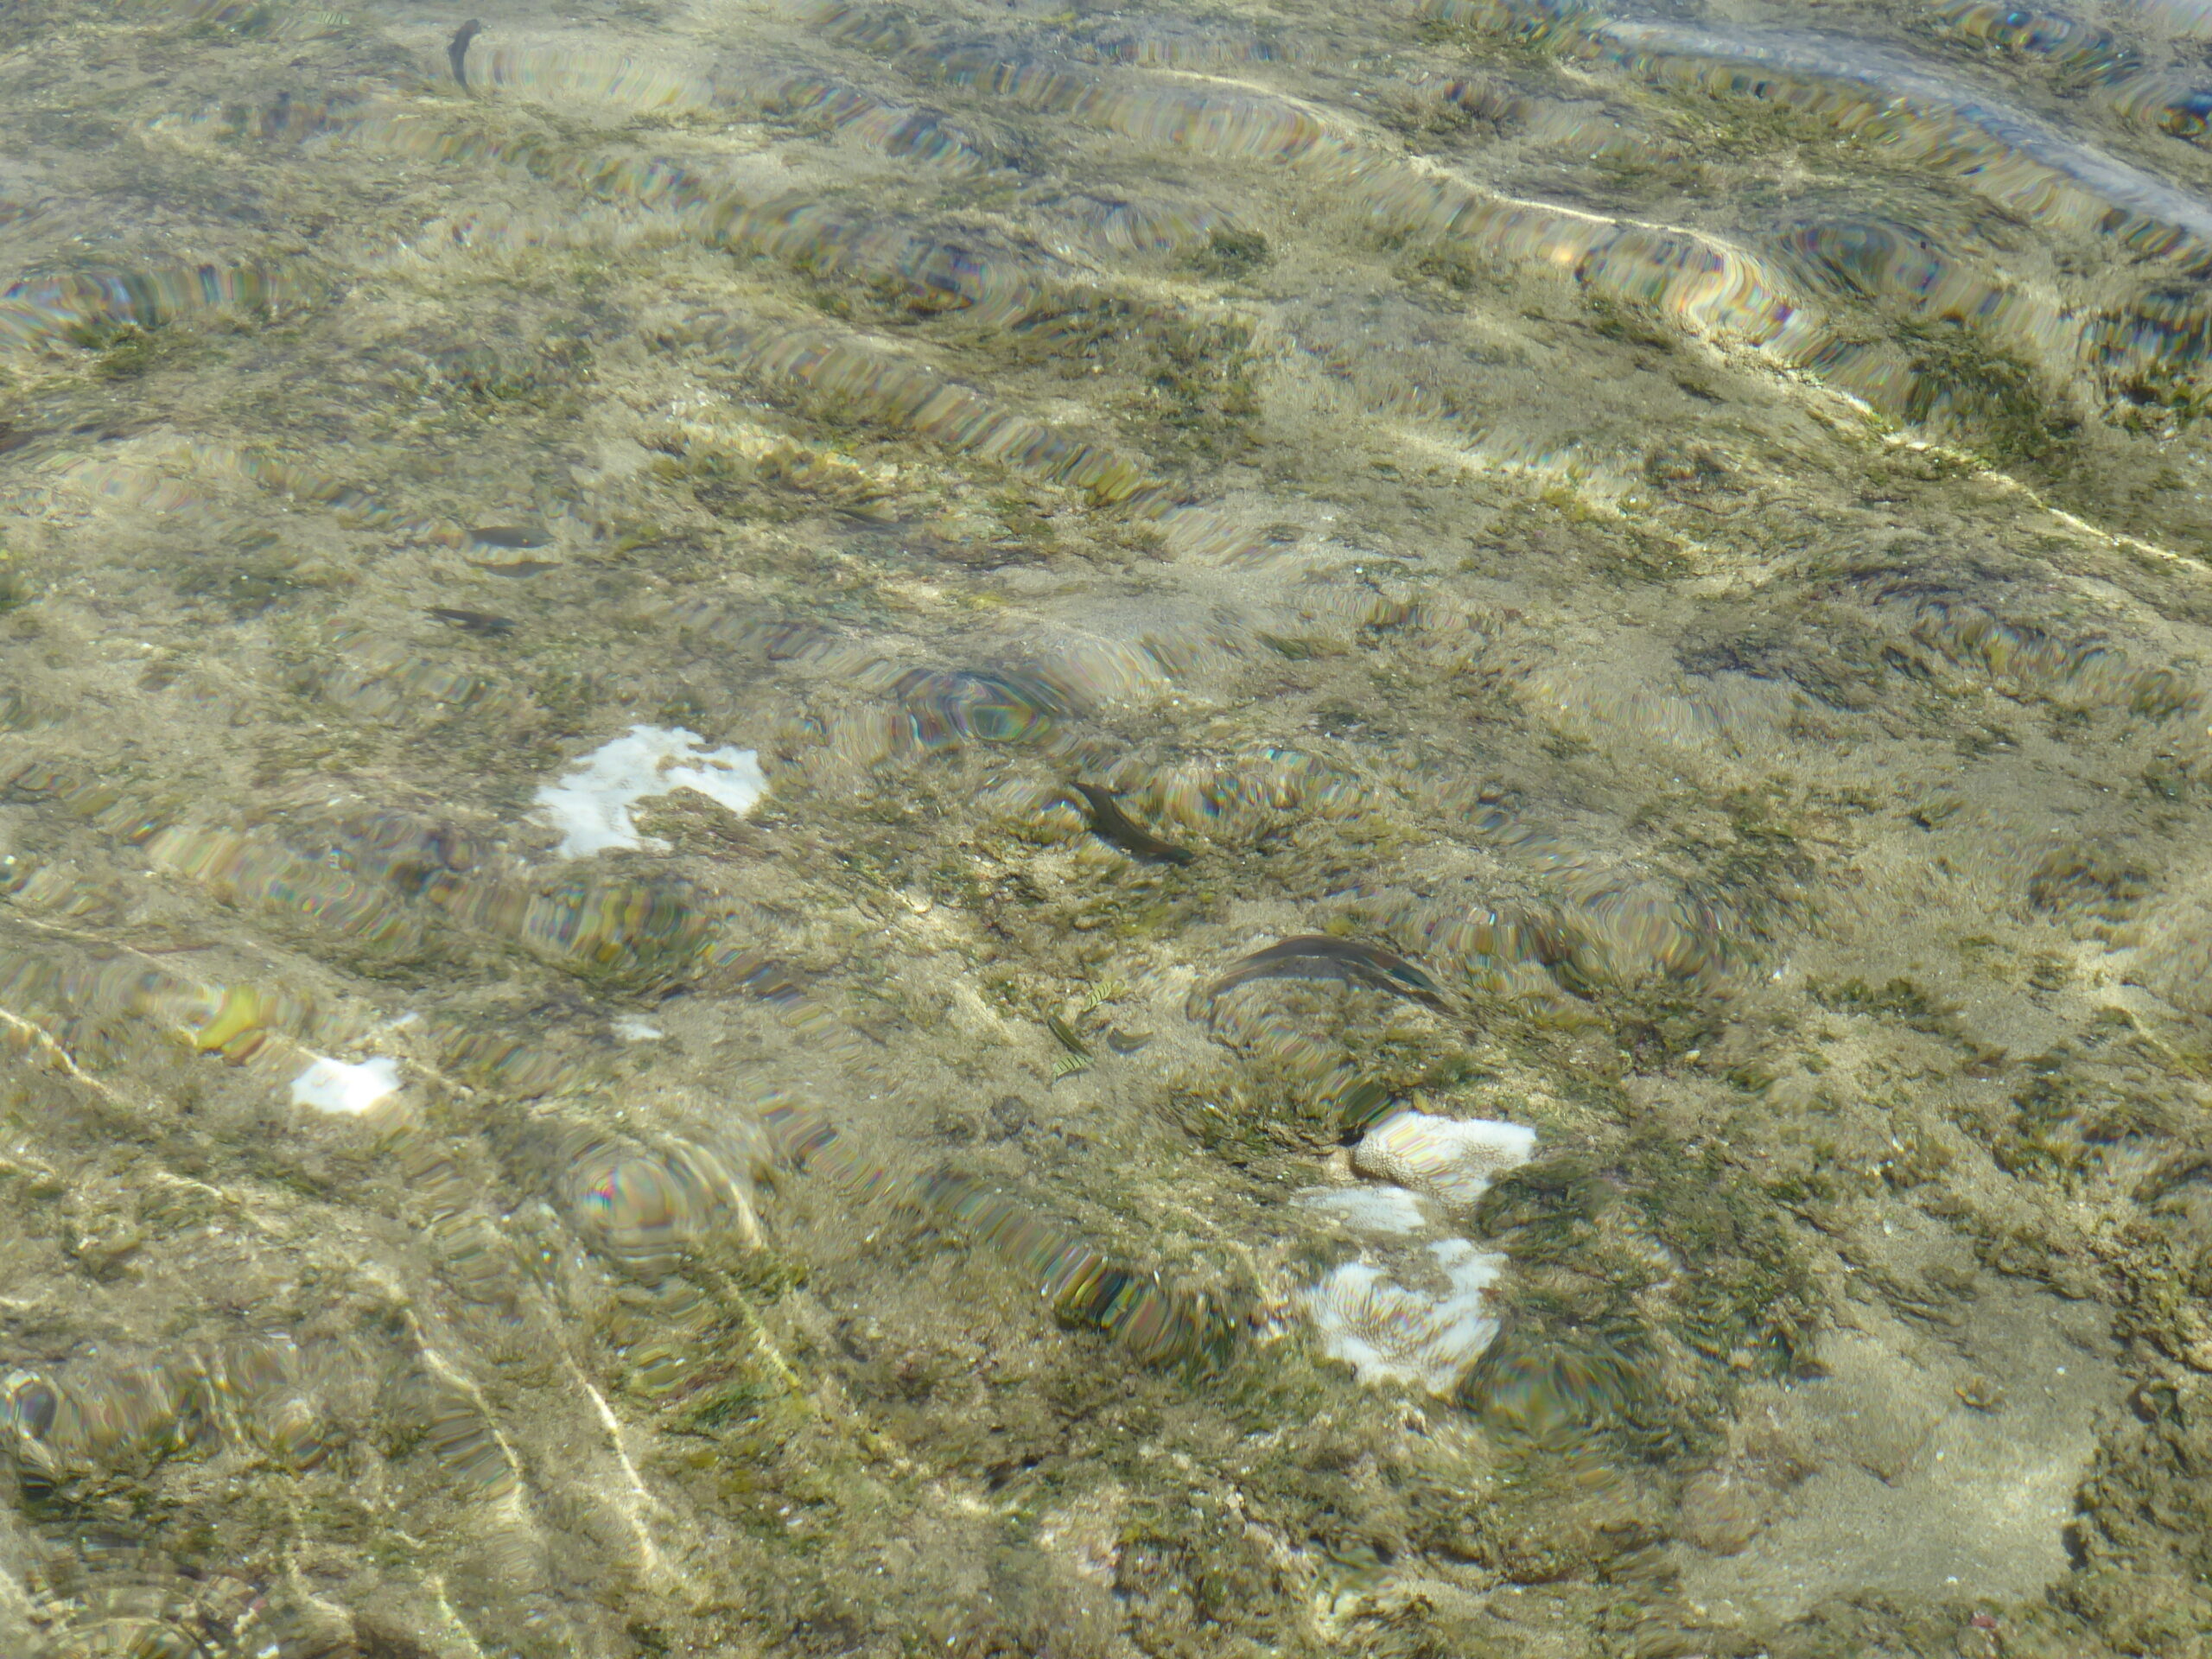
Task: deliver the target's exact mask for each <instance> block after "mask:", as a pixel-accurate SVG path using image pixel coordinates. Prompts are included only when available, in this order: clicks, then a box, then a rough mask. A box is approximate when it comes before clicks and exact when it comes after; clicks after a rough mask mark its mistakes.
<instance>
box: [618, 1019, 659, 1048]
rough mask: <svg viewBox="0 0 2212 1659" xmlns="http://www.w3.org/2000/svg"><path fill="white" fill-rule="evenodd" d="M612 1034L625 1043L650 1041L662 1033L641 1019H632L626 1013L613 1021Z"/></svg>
mask: <svg viewBox="0 0 2212 1659" xmlns="http://www.w3.org/2000/svg"><path fill="white" fill-rule="evenodd" d="M614 1034H615V1035H616V1036H617V1037H620V1039H622V1040H623V1041H624V1042H626V1043H650V1042H652V1041H655V1040H656V1039H658V1038H660V1037H661V1036H662V1035H664V1033H662V1032H661V1031H660V1030H659V1029H658V1027H652V1026H649V1025H647V1024H646V1023H645V1021H644V1020H632V1019H631V1018H630V1017H629V1016H627V1015H625V1016H623V1017H622V1018H621V1019H620V1020H616V1021H615V1022H614Z"/></svg>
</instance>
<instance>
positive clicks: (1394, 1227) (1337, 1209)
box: [1291, 1186, 1428, 1238]
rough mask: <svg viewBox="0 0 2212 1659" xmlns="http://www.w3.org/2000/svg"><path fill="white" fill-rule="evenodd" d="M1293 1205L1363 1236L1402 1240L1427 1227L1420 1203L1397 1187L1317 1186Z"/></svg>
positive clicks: (1292, 1200) (1425, 1216) (1302, 1193)
mask: <svg viewBox="0 0 2212 1659" xmlns="http://www.w3.org/2000/svg"><path fill="white" fill-rule="evenodd" d="M1291 1202H1292V1203H1293V1204H1295V1205H1301V1206H1303V1207H1304V1208H1306V1209H1308V1210H1319V1211H1325V1212H1326V1213H1327V1214H1329V1215H1332V1216H1334V1217H1337V1219H1338V1220H1339V1221H1341V1222H1343V1223H1344V1224H1345V1225H1346V1226H1348V1227H1356V1228H1357V1229H1358V1230H1360V1231H1361V1232H1363V1233H1382V1234H1384V1235H1386V1236H1389V1237H1392V1238H1403V1237H1405V1236H1407V1235H1408V1234H1410V1233H1417V1232H1419V1231H1420V1230H1421V1229H1422V1228H1423V1227H1425V1226H1427V1224H1428V1217H1427V1215H1425V1214H1424V1213H1422V1211H1421V1200H1420V1199H1419V1198H1415V1197H1414V1195H1413V1194H1412V1193H1410V1192H1407V1191H1406V1190H1405V1189H1404V1188H1402V1187H1396V1186H1316V1187H1310V1188H1308V1189H1307V1190H1306V1191H1305V1192H1300V1193H1298V1194H1296V1195H1295V1196H1294V1197H1293V1198H1292V1199H1291Z"/></svg>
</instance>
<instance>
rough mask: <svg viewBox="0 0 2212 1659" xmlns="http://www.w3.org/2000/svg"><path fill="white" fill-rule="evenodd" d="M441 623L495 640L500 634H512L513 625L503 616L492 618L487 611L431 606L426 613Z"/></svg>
mask: <svg viewBox="0 0 2212 1659" xmlns="http://www.w3.org/2000/svg"><path fill="white" fill-rule="evenodd" d="M429 615H431V616H435V617H436V618H437V619H438V620H439V621H441V622H449V623H451V624H452V625H453V626H454V627H456V628H459V629H460V630H461V632H463V633H474V634H479V635H481V636H483V637H484V638H486V639H498V638H499V637H500V636H501V635H502V634H509V633H512V632H514V631H515V625H514V623H513V622H512V621H511V620H509V619H507V618H506V617H504V616H493V614H492V613H490V612H489V611H457V610H454V609H453V608H451V607H448V606H444V605H433V606H431V607H430V608H429Z"/></svg>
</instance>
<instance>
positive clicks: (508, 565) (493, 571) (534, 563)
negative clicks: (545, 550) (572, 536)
mask: <svg viewBox="0 0 2212 1659" xmlns="http://www.w3.org/2000/svg"><path fill="white" fill-rule="evenodd" d="M468 568H469V569H472V570H481V571H482V572H483V573H484V574H485V575H487V576H542V575H544V574H545V573H546V572H547V571H548V570H558V569H560V568H561V567H560V566H559V565H557V564H555V563H551V562H550V561H549V560H545V559H509V560H507V561H506V562H505V563H500V562H499V560H497V559H471V560H469V561H468Z"/></svg>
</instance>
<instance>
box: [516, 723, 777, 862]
mask: <svg viewBox="0 0 2212 1659" xmlns="http://www.w3.org/2000/svg"><path fill="white" fill-rule="evenodd" d="M705 741H706V739H704V738H702V737H701V736H700V735H699V734H697V733H696V732H687V731H685V730H684V729H683V728H682V727H680V726H677V727H673V728H670V727H662V726H632V728H630V734H629V735H628V736H627V737H618V738H616V739H615V740H614V741H613V742H611V743H608V744H607V745H606V746H605V747H601V748H600V749H598V750H596V751H594V753H591V754H590V755H588V756H587V757H586V758H585V760H584V763H583V765H582V766H581V767H580V768H578V769H577V770H576V771H574V772H569V773H567V774H566V775H565V776H563V778H562V779H561V780H560V782H558V783H557V784H544V785H539V787H538V791H537V804H538V806H539V807H540V808H541V809H543V811H544V813H545V815H546V816H547V817H550V818H551V819H552V820H553V823H554V825H555V827H556V829H559V830H560V831H561V855H562V857H563V858H588V857H589V856H591V855H592V854H594V853H598V852H604V851H606V850H607V849H608V848H610V847H651V848H656V849H658V848H664V847H665V846H666V845H667V842H662V841H655V840H652V839H650V838H648V837H646V836H640V835H639V833H638V826H637V824H636V823H635V822H634V821H632V818H631V817H630V809H631V807H632V806H633V805H635V804H637V803H638V802H639V801H641V800H644V799H645V798H647V797H649V796H654V795H665V794H667V793H668V792H669V791H671V790H672V789H696V790H697V791H699V793H701V794H702V795H704V796H705V797H706V798H708V799H709V800H711V801H719V802H720V803H721V804H722V805H724V806H726V807H728V809H729V810H731V811H733V812H736V813H740V814H743V813H746V812H749V811H751V810H753V805H754V804H756V803H757V802H758V801H759V800H760V798H761V797H762V796H763V795H765V794H766V793H767V792H768V780H767V779H766V778H765V777H764V776H762V774H761V771H760V756H759V755H758V754H757V753H755V752H754V751H753V750H751V749H737V748H721V749H711V750H706V751H703V752H702V750H701V747H700V746H701V745H702V744H703V743H704V742H705Z"/></svg>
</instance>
